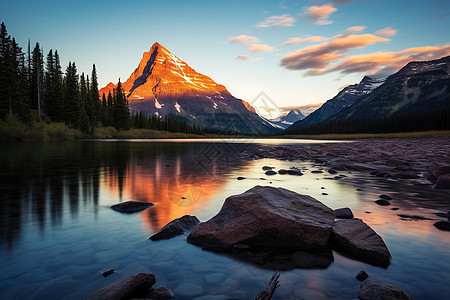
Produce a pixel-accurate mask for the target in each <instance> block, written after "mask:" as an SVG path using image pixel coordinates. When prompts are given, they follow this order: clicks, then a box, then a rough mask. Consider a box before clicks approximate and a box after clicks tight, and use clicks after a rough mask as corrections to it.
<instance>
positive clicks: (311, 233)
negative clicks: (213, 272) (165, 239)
mask: <svg viewBox="0 0 450 300" xmlns="http://www.w3.org/2000/svg"><path fill="white" fill-rule="evenodd" d="M334 216H335V215H334V211H333V210H332V209H331V208H329V207H327V206H325V205H324V204H322V203H321V202H319V201H318V200H316V199H314V198H312V197H310V196H306V195H300V194H298V193H295V192H293V191H289V190H287V189H283V188H274V187H268V186H255V187H253V188H252V189H250V190H248V191H246V192H245V193H243V194H240V195H234V196H231V197H228V198H227V199H226V200H225V203H224V204H223V206H222V208H221V210H220V211H219V213H218V214H217V215H216V216H214V217H213V218H212V219H210V220H209V221H207V222H203V223H200V224H198V225H197V226H196V227H195V228H194V230H193V231H192V232H191V234H190V235H189V236H188V238H187V240H188V242H189V243H192V244H195V245H198V246H201V247H203V248H204V249H207V250H214V251H233V250H248V249H249V248H253V249H255V248H256V249H258V248H271V249H280V250H283V251H287V250H303V251H307V252H313V253H314V252H320V251H325V250H326V249H328V248H329V237H330V234H331V228H332V226H333V220H334Z"/></svg>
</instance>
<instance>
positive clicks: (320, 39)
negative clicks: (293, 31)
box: [283, 35, 329, 46]
mask: <svg viewBox="0 0 450 300" xmlns="http://www.w3.org/2000/svg"><path fill="white" fill-rule="evenodd" d="M328 39H329V38H326V37H323V36H317V35H316V36H310V37H306V38H300V37H292V38H290V39H288V40H287V41H286V42H284V43H283V46H288V45H295V44H302V43H314V42H323V41H326V40H328Z"/></svg>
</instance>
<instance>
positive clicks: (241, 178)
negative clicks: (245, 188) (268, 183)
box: [236, 176, 245, 180]
mask: <svg viewBox="0 0 450 300" xmlns="http://www.w3.org/2000/svg"><path fill="white" fill-rule="evenodd" d="M236 179H237V180H244V179H245V177H241V176H239V177H238V178H236Z"/></svg>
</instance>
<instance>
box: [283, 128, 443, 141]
mask: <svg viewBox="0 0 450 300" xmlns="http://www.w3.org/2000/svg"><path fill="white" fill-rule="evenodd" d="M449 137H450V130H442V131H419V132H398V133H377V134H372V133H355V134H319V135H283V136H277V137H276V138H286V139H311V140H356V139H411V138H449Z"/></svg>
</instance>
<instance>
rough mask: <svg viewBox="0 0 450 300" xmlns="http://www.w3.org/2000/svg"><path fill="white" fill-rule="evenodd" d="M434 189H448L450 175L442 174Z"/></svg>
mask: <svg viewBox="0 0 450 300" xmlns="http://www.w3.org/2000/svg"><path fill="white" fill-rule="evenodd" d="M435 188H437V189H450V174H444V175H441V176H439V178H438V180H437V183H436V186H435Z"/></svg>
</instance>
